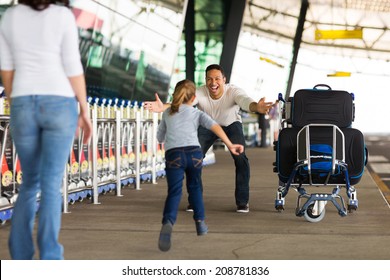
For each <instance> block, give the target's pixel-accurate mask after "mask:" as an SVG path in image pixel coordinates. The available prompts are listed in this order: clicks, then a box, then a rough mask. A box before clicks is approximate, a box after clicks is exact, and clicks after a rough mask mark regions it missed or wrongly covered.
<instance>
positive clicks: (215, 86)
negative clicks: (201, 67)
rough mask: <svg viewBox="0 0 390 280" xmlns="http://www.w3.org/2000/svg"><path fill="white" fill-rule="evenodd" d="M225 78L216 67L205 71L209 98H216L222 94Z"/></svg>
mask: <svg viewBox="0 0 390 280" xmlns="http://www.w3.org/2000/svg"><path fill="white" fill-rule="evenodd" d="M225 82H226V78H225V77H224V76H223V75H222V73H221V71H219V70H217V69H212V70H209V71H208V72H207V73H206V86H207V88H208V90H209V94H210V96H211V98H214V99H218V98H220V97H221V96H222V94H223V90H224V85H225Z"/></svg>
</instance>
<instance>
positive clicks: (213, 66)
mask: <svg viewBox="0 0 390 280" xmlns="http://www.w3.org/2000/svg"><path fill="white" fill-rule="evenodd" d="M210 70H219V71H221V73H222V76H223V77H225V71H224V70H223V68H222V66H221V65H219V64H211V65H209V66H207V68H206V75H207V72H209V71H210Z"/></svg>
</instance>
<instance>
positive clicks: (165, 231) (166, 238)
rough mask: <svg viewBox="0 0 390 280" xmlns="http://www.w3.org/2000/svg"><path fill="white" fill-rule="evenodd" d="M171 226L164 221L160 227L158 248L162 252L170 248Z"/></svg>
mask: <svg viewBox="0 0 390 280" xmlns="http://www.w3.org/2000/svg"><path fill="white" fill-rule="evenodd" d="M172 227H173V225H172V224H171V223H170V222H166V223H165V224H163V225H162V227H161V231H160V238H159V240H158V248H159V249H160V250H161V251H163V252H166V251H168V250H169V249H170V248H171V234H172Z"/></svg>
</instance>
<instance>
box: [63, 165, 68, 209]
mask: <svg viewBox="0 0 390 280" xmlns="http://www.w3.org/2000/svg"><path fill="white" fill-rule="evenodd" d="M62 198H63V204H64V209H63V212H64V213H65V214H66V213H70V212H69V207H68V206H69V205H68V167H67V166H65V171H64V177H63V178H62Z"/></svg>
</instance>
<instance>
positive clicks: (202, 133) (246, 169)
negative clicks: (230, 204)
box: [198, 122, 250, 206]
mask: <svg viewBox="0 0 390 280" xmlns="http://www.w3.org/2000/svg"><path fill="white" fill-rule="evenodd" d="M222 129H223V131H225V133H226V135H227V136H228V137H229V139H230V141H231V142H232V143H233V144H241V145H243V146H244V147H245V136H244V132H243V129H242V124H241V122H234V123H232V124H231V125H229V126H222ZM198 138H199V143H200V145H201V147H202V151H203V155H206V153H207V151H208V150H209V149H210V147H211V146H212V145H213V144H214V142H215V141H216V140H217V139H218V136H217V135H215V134H214V133H213V132H212V131H211V130H208V129H206V128H204V127H202V126H200V127H199V128H198ZM232 157H233V159H234V164H235V166H236V189H235V198H236V205H237V206H245V205H246V204H248V202H249V179H250V166H249V160H248V158H247V156H246V154H245V151H244V152H243V153H242V154H240V155H238V156H236V155H233V154H232Z"/></svg>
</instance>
